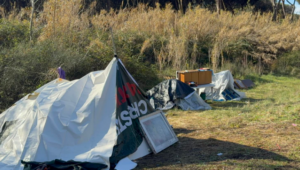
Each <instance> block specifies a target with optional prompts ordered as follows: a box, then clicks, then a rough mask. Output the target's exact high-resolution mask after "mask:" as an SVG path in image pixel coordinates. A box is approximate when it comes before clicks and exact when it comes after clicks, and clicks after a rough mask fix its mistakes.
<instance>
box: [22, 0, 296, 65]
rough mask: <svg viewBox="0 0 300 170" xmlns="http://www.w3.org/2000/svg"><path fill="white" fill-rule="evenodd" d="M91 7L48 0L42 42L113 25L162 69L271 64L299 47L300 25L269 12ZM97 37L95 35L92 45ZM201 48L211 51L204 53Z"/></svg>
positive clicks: (41, 25)
mask: <svg viewBox="0 0 300 170" xmlns="http://www.w3.org/2000/svg"><path fill="white" fill-rule="evenodd" d="M55 2H56V3H55ZM93 5H95V4H92V5H91V7H90V8H89V10H90V11H83V9H82V8H83V7H82V5H81V0H73V1H64V0H56V1H54V0H49V1H47V2H46V3H45V4H44V11H42V12H41V13H40V14H39V16H38V20H36V21H35V27H36V28H42V33H41V34H40V37H39V41H43V40H45V39H48V38H51V37H56V38H57V39H56V40H55V41H59V40H60V39H61V38H65V37H69V39H70V41H74V42H76V41H79V39H77V38H76V37H74V35H73V34H72V33H73V32H77V33H78V32H81V31H84V30H87V29H91V28H94V29H95V30H97V31H100V30H107V29H108V28H109V27H113V29H114V32H115V34H116V39H118V40H119V41H122V40H124V36H123V35H127V34H129V33H133V34H132V35H131V36H141V37H143V40H144V43H142V44H137V45H139V46H141V49H140V53H141V54H145V55H146V56H147V55H154V56H151V58H152V57H154V58H155V60H156V61H157V65H158V66H159V68H160V69H163V68H165V67H168V66H172V67H173V68H176V69H178V68H180V69H187V68H194V67H198V66H199V65H200V64H201V63H195V61H199V58H203V57H204V58H207V59H208V58H210V59H209V60H210V61H211V63H212V64H213V66H214V67H215V68H216V67H217V66H219V64H220V62H221V64H223V63H224V61H223V60H224V59H220V56H223V55H225V56H231V57H233V58H239V59H240V58H241V57H242V56H245V55H246V56H251V57H253V58H258V57H261V58H262V59H263V62H264V63H266V64H270V63H272V61H273V60H274V59H275V58H276V57H277V56H278V55H280V54H282V53H283V52H287V51H291V50H299V49H300V43H299V41H300V21H299V20H298V21H296V22H293V23H290V22H289V21H288V20H283V21H280V22H271V14H263V15H258V14H252V13H249V12H243V11H240V12H238V14H236V15H232V14H231V13H227V12H222V15H220V16H218V15H217V14H216V13H212V12H210V11H208V10H206V9H203V8H200V7H196V8H193V9H188V10H187V11H186V13H185V14H182V13H181V12H177V11H174V10H173V8H172V6H171V5H167V6H166V8H165V9H160V8H159V4H157V7H156V8H151V7H148V6H146V5H143V4H140V5H138V7H137V8H133V9H127V8H126V9H121V10H119V11H114V10H111V11H109V12H107V11H101V12H100V14H97V15H90V14H92V13H93V9H94V7H93ZM19 18H20V17H19ZM287 18H288V17H287ZM97 31H96V32H97ZM132 38H133V39H134V37H132ZM98 39H99V38H98V37H97V36H94V39H91V45H90V47H91V46H93V44H95V43H96V42H94V41H98ZM125 41H127V40H125ZM103 43H111V42H103ZM93 48H99V47H98V46H95V47H93ZM147 50H150V51H153V54H152V53H151V54H147ZM202 50H206V51H210V52H211V53H209V52H208V53H205V54H204V55H203V53H202V52H201V51H202Z"/></svg>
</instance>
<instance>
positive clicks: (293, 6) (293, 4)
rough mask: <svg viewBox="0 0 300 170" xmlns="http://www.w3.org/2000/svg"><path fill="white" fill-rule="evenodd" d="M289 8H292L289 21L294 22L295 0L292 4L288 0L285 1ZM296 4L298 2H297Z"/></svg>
mask: <svg viewBox="0 0 300 170" xmlns="http://www.w3.org/2000/svg"><path fill="white" fill-rule="evenodd" d="M286 1H287V2H288V3H289V4H290V5H291V6H292V12H291V18H290V20H291V21H293V20H294V12H295V3H296V0H294V3H291V2H290V1H289V0H286ZM297 1H298V2H299V1H300V0H297Z"/></svg>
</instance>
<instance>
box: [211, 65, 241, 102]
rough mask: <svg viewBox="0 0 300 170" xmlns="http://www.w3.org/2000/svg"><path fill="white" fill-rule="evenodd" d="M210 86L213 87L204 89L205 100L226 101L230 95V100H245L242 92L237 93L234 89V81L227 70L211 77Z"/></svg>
mask: <svg viewBox="0 0 300 170" xmlns="http://www.w3.org/2000/svg"><path fill="white" fill-rule="evenodd" d="M212 84H214V85H215V86H214V87H213V89H212V88H210V87H208V88H205V93H206V98H207V99H212V100H215V101H226V100H228V98H227V96H226V95H228V94H230V97H229V98H231V99H232V100H240V99H242V98H245V97H246V95H245V93H243V92H239V91H237V90H235V89H234V79H233V77H232V74H231V72H230V71H229V70H226V71H222V72H219V73H215V74H214V75H213V77H212Z"/></svg>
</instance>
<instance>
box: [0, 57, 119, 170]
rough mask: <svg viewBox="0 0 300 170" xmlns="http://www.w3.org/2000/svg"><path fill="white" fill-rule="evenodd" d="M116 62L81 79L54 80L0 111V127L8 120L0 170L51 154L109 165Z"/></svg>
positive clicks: (114, 137) (0, 147)
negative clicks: (32, 94) (0, 112)
mask: <svg viewBox="0 0 300 170" xmlns="http://www.w3.org/2000/svg"><path fill="white" fill-rule="evenodd" d="M116 62H117V60H116V59H113V60H112V61H111V62H110V64H109V65H108V66H107V68H106V69H105V70H104V71H98V72H92V73H90V74H88V75H86V76H84V77H83V78H81V79H79V80H74V81H70V82H69V81H65V80H62V81H59V80H58V79H57V80H54V81H52V82H50V83H48V84H46V85H44V86H43V87H41V88H40V89H38V90H36V93H35V94H36V98H33V97H29V98H28V95H27V96H25V97H24V98H23V99H21V100H20V101H18V102H17V103H16V104H15V105H14V106H12V107H10V108H9V109H8V110H6V111H5V112H3V113H2V114H0V130H1V129H2V128H3V126H4V125H5V123H6V122H7V123H6V125H8V124H9V123H11V124H10V126H9V127H8V128H7V129H6V131H4V133H6V134H3V135H2V139H1V140H0V169H5V170H10V169H14V170H19V169H20V170H21V169H23V166H22V165H21V163H20V160H24V161H38V162H45V161H51V160H54V159H61V160H64V161H68V160H75V161H87V162H97V163H103V164H106V165H108V166H109V157H110V156H111V154H112V151H113V146H114V144H115V143H116V140H117V134H116V122H115V112H116V98H115V97H116V86H115V84H116V64H117V63H116ZM0 132H1V131H0Z"/></svg>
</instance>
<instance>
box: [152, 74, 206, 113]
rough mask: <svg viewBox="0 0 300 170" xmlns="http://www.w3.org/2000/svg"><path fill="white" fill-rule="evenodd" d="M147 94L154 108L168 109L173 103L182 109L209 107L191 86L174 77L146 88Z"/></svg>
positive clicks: (204, 108)
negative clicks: (148, 88)
mask: <svg viewBox="0 0 300 170" xmlns="http://www.w3.org/2000/svg"><path fill="white" fill-rule="evenodd" d="M147 95H148V98H149V100H150V103H151V105H152V107H154V108H155V109H160V110H168V109H171V108H172V107H174V106H175V105H177V106H179V107H180V108H181V109H182V110H200V109H203V110H208V109H211V107H210V106H209V104H207V103H205V101H203V100H202V98H201V97H200V96H199V95H198V94H197V93H196V91H195V90H194V89H193V88H191V87H190V86H188V85H187V84H185V83H183V82H181V81H179V80H176V79H170V80H165V81H163V82H161V83H159V84H158V85H156V86H154V87H153V88H152V89H150V90H148V91H147Z"/></svg>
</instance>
